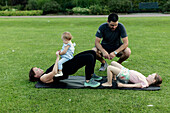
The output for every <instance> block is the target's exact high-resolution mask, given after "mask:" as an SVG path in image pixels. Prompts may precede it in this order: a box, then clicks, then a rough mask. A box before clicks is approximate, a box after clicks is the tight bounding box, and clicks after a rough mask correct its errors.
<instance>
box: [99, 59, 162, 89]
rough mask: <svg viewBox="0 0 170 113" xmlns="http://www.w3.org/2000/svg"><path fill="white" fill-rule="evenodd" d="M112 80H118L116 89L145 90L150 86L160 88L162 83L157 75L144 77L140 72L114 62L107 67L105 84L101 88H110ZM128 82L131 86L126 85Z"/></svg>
mask: <svg viewBox="0 0 170 113" xmlns="http://www.w3.org/2000/svg"><path fill="white" fill-rule="evenodd" d="M112 78H113V79H114V80H116V79H117V80H118V82H117V85H118V87H136V88H145V87H149V86H150V85H155V86H160V84H161V83H162V78H161V77H160V76H159V75H158V74H157V73H153V74H151V75H149V76H148V77H145V76H144V75H143V74H141V73H140V72H137V71H134V70H129V69H127V68H125V67H123V66H122V65H121V64H119V63H117V62H115V61H113V62H111V65H109V66H108V67H107V82H106V83H103V84H102V86H105V87H111V86H112ZM119 81H121V82H123V83H121V82H119ZM128 82H130V83H132V84H128Z"/></svg>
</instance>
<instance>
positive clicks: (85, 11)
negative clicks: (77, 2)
mask: <svg viewBox="0 0 170 113" xmlns="http://www.w3.org/2000/svg"><path fill="white" fill-rule="evenodd" d="M72 11H73V12H74V13H75V14H89V9H88V8H81V7H74V8H73V9H72Z"/></svg>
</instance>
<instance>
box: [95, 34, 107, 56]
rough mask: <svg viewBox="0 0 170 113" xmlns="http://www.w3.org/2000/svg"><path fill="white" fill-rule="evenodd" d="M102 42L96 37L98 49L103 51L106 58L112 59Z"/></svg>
mask: <svg viewBox="0 0 170 113" xmlns="http://www.w3.org/2000/svg"><path fill="white" fill-rule="evenodd" d="M100 41H101V38H99V37H96V40H95V46H96V48H97V49H99V50H100V51H101V53H102V55H103V57H104V58H107V59H110V56H109V54H108V52H107V51H106V50H105V49H104V48H103V47H102V45H101V44H100Z"/></svg>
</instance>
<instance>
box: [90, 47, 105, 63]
mask: <svg viewBox="0 0 170 113" xmlns="http://www.w3.org/2000/svg"><path fill="white" fill-rule="evenodd" d="M92 50H94V51H95V52H96V59H97V60H98V61H100V62H101V63H103V64H104V63H105V62H106V61H105V60H104V59H103V57H102V55H101V52H100V51H99V50H97V48H96V47H94V48H92Z"/></svg>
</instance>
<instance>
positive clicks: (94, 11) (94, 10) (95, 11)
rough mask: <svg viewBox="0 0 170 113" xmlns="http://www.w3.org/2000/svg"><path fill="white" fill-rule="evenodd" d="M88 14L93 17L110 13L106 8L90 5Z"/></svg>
mask: <svg viewBox="0 0 170 113" xmlns="http://www.w3.org/2000/svg"><path fill="white" fill-rule="evenodd" d="M89 13H90V14H94V15H101V14H104V15H107V14H109V13H110V11H109V8H108V6H104V7H103V6H100V5H92V6H90V7H89Z"/></svg>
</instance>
